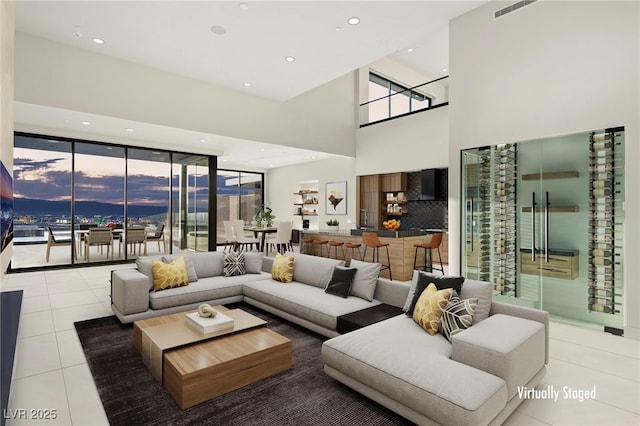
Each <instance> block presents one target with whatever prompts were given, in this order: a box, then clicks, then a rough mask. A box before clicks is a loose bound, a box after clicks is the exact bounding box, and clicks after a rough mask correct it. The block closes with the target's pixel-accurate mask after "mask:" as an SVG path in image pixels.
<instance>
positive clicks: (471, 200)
mask: <svg viewBox="0 0 640 426" xmlns="http://www.w3.org/2000/svg"><path fill="white" fill-rule="evenodd" d="M471 251H472V252H473V198H471Z"/></svg>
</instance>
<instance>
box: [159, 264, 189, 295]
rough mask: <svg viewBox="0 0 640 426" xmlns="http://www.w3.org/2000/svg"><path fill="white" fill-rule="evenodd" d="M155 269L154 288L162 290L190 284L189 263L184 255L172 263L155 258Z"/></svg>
mask: <svg viewBox="0 0 640 426" xmlns="http://www.w3.org/2000/svg"><path fill="white" fill-rule="evenodd" d="M151 270H152V271H153V290H154V291H160V290H166V289H168V288H173V287H180V286H183V285H188V284H189V277H188V276H187V264H186V263H185V261H184V256H180V257H179V258H177V259H176V260H174V261H173V262H171V263H164V262H163V261H161V260H155V259H154V260H153V262H152V265H151Z"/></svg>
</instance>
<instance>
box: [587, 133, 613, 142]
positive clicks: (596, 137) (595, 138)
mask: <svg viewBox="0 0 640 426" xmlns="http://www.w3.org/2000/svg"><path fill="white" fill-rule="evenodd" d="M612 136H613V134H612V133H597V134H596V133H594V134H592V135H591V142H603V141H610V140H611V137H612Z"/></svg>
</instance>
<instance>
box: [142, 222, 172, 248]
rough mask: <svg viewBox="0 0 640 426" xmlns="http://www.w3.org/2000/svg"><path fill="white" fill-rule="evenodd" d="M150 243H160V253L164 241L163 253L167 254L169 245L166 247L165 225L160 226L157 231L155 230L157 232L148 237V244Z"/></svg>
mask: <svg viewBox="0 0 640 426" xmlns="http://www.w3.org/2000/svg"><path fill="white" fill-rule="evenodd" d="M149 241H157V242H158V251H160V241H162V247H163V251H164V253H166V252H167V245H166V243H165V240H164V223H162V224H160V226H159V227H157V228H156V230H155V232H154V233H153V234H149V235H147V242H149ZM145 245H146V244H145ZM145 254H146V253H145Z"/></svg>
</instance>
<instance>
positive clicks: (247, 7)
mask: <svg viewBox="0 0 640 426" xmlns="http://www.w3.org/2000/svg"><path fill="white" fill-rule="evenodd" d="M239 7H240V9H241V10H249V5H248V4H247V3H240V5H239Z"/></svg>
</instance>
